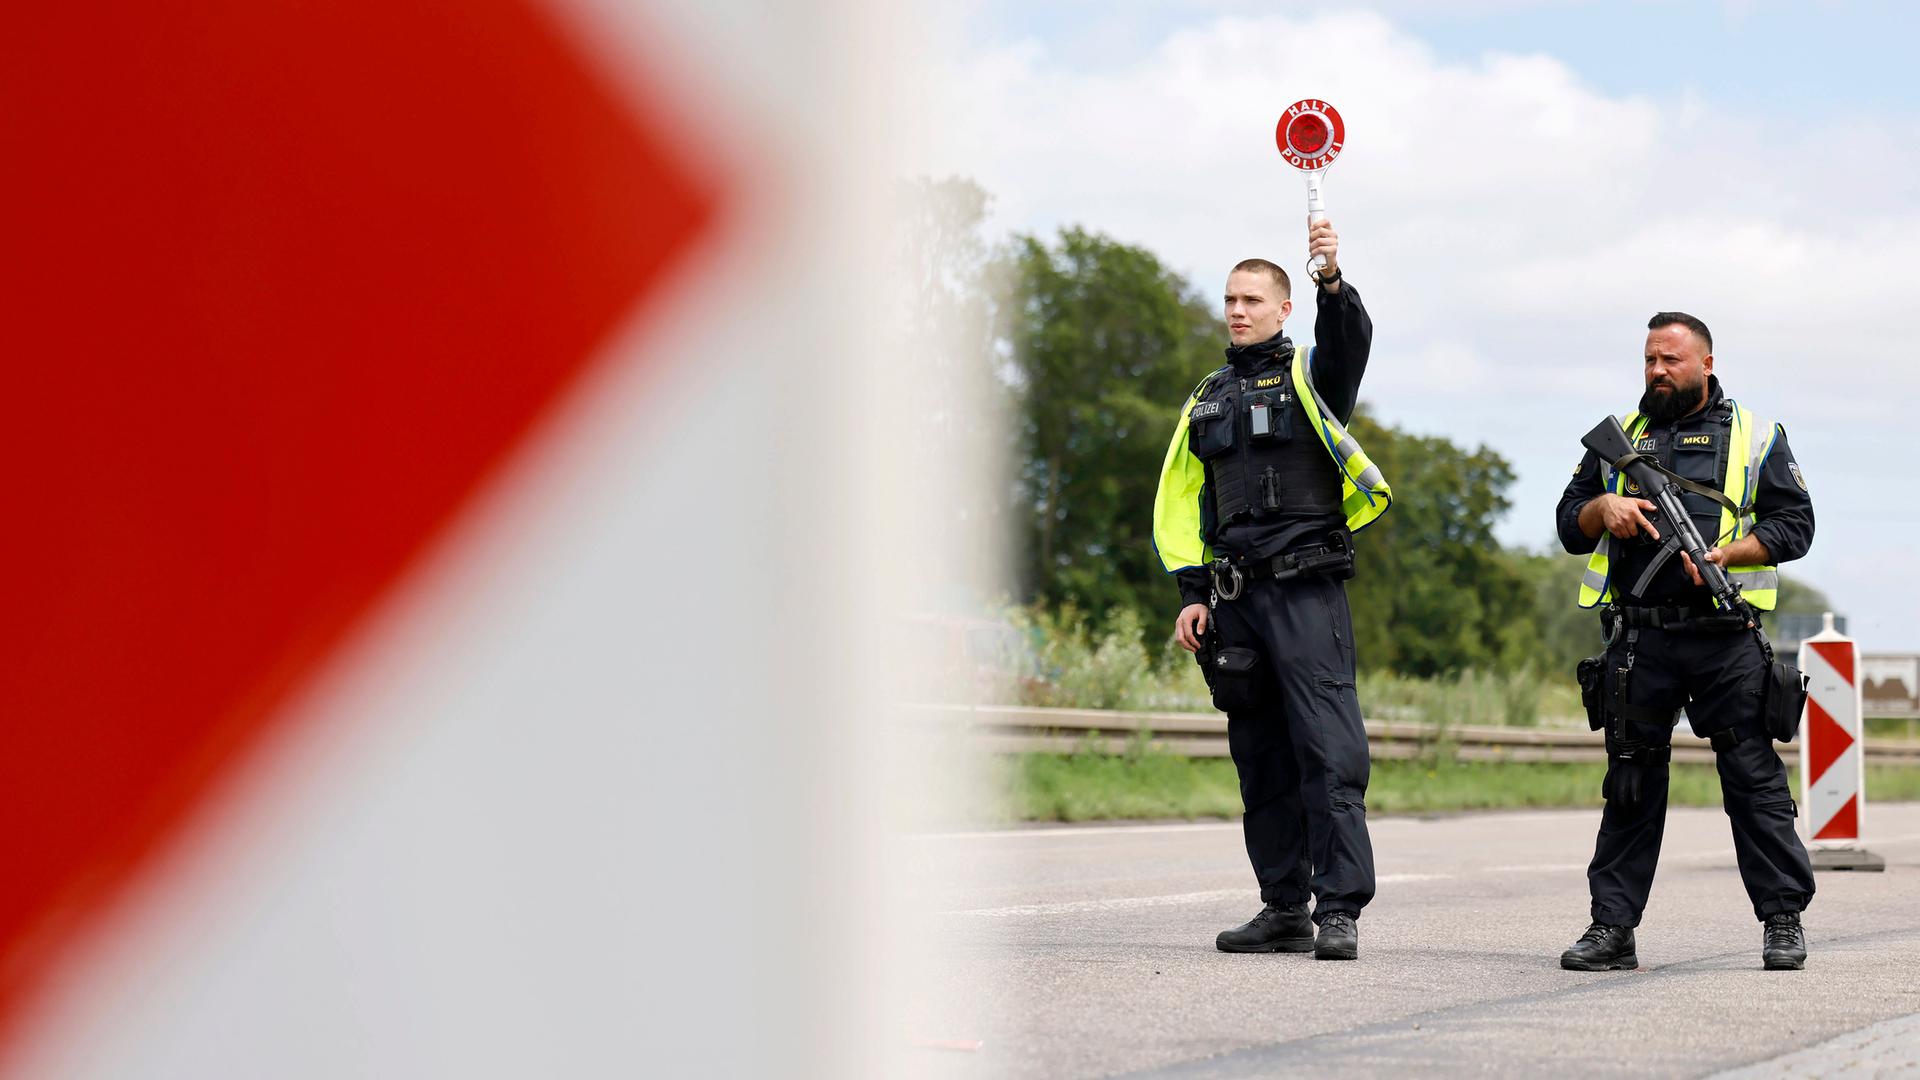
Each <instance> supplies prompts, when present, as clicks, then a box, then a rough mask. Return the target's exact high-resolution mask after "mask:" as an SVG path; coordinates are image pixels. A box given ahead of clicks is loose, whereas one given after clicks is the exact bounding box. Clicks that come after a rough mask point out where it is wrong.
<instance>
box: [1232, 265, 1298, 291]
mask: <svg viewBox="0 0 1920 1080" xmlns="http://www.w3.org/2000/svg"><path fill="white" fill-rule="evenodd" d="M1242 270H1250V271H1253V272H1255V273H1260V274H1266V275H1267V276H1268V277H1271V278H1272V279H1273V281H1274V284H1276V285H1278V286H1280V296H1281V297H1282V298H1283V299H1291V298H1292V297H1293V282H1292V281H1290V280H1288V278H1287V272H1286V271H1285V270H1282V269H1280V267H1279V266H1278V265H1277V264H1275V263H1270V262H1268V261H1267V260H1265V259H1241V260H1240V261H1239V262H1237V263H1235V264H1234V267H1233V270H1232V271H1231V272H1232V273H1235V274H1237V273H1239V272H1240V271H1242Z"/></svg>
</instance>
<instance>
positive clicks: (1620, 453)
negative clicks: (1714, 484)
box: [1580, 416, 1773, 660]
mask: <svg viewBox="0 0 1920 1080" xmlns="http://www.w3.org/2000/svg"><path fill="white" fill-rule="evenodd" d="M1580 445H1582V446H1585V447H1586V448H1587V449H1589V450H1591V451H1593V452H1594V453H1596V454H1598V455H1600V460H1602V461H1605V462H1607V463H1608V464H1611V465H1612V466H1613V467H1614V468H1615V469H1617V470H1619V471H1620V472H1623V473H1626V474H1627V478H1628V479H1630V480H1632V481H1633V482H1634V483H1636V484H1638V485H1639V486H1640V490H1641V491H1644V492H1646V494H1647V497H1648V498H1649V499H1651V500H1653V504H1654V505H1655V506H1657V507H1659V508H1660V513H1661V515H1662V516H1664V517H1665V518H1666V519H1667V523H1668V527H1667V536H1666V540H1665V542H1664V543H1662V544H1661V545H1660V550H1659V551H1657V552H1655V553H1654V556H1653V561H1652V562H1650V563H1648V564H1647V570H1646V572H1645V573H1643V574H1641V575H1640V580H1639V581H1637V582H1635V583H1634V586H1633V592H1634V594H1635V595H1640V594H1641V593H1642V592H1643V591H1644V590H1645V589H1646V587H1647V585H1648V584H1649V583H1651V582H1652V581H1653V575H1655V574H1657V573H1659V572H1660V568H1661V567H1662V566H1665V565H1666V563H1667V560H1668V559H1671V558H1673V556H1674V555H1675V553H1677V552H1681V551H1684V552H1686V553H1687V557H1688V558H1690V559H1692V560H1693V565H1694V568H1695V569H1697V570H1699V571H1700V580H1701V581H1702V582H1704V583H1705V584H1706V587H1707V591H1708V592H1710V593H1712V594H1713V599H1714V603H1716V604H1718V605H1719V606H1720V609H1721V610H1722V611H1726V612H1730V613H1732V614H1735V615H1738V616H1740V617H1741V619H1742V620H1744V621H1745V623H1746V625H1747V628H1748V629H1750V630H1752V631H1754V632H1755V633H1756V634H1757V633H1759V631H1760V618H1759V616H1758V615H1756V614H1755V613H1754V610H1753V606H1752V605H1751V604H1749V603H1747V602H1746V600H1744V599H1742V598H1741V596H1740V586H1738V585H1735V584H1734V583H1733V579H1732V578H1730V577H1728V576H1727V572H1726V570H1725V569H1723V568H1722V567H1721V566H1720V565H1719V564H1718V563H1714V562H1709V561H1708V559H1707V551H1708V550H1709V548H1708V547H1707V541H1706V538H1705V537H1703V536H1701V535H1700V530H1699V529H1698V528H1695V527H1694V524H1693V518H1692V517H1691V516H1689V515H1688V514H1687V509H1686V507H1685V506H1683V505H1682V504H1681V502H1680V493H1681V492H1682V491H1683V490H1691V491H1697V492H1699V493H1701V494H1704V495H1706V496H1707V497H1708V498H1711V499H1713V500H1714V501H1715V502H1718V503H1720V504H1722V505H1724V506H1728V507H1731V508H1732V509H1733V511H1734V513H1735V515H1738V514H1739V508H1738V507H1734V506H1733V505H1732V500H1730V499H1728V498H1727V496H1726V495H1725V494H1724V493H1723V492H1719V491H1716V490H1714V489H1713V488H1710V487H1707V486H1706V485H1704V484H1696V483H1694V482H1693V481H1691V480H1688V479H1686V478H1684V477H1680V476H1675V475H1674V474H1673V473H1672V472H1669V471H1668V470H1666V469H1665V468H1662V467H1661V465H1660V463H1659V462H1657V461H1655V460H1653V459H1652V458H1650V457H1648V456H1646V455H1645V454H1642V453H1640V452H1639V451H1637V450H1635V449H1634V448H1633V443H1632V441H1631V440H1629V439H1628V438H1627V433H1626V430H1625V429H1624V428H1622V427H1621V426H1620V421H1619V419H1618V418H1616V417H1612V416H1609V417H1607V418H1606V419H1605V420H1602V421H1600V423H1598V424H1596V425H1594V428H1593V430H1592V431H1589V432H1587V434H1586V437H1585V438H1583V439H1581V440H1580ZM1760 642H1761V648H1762V649H1763V650H1765V652H1766V653H1767V659H1769V660H1771V659H1773V649H1772V647H1771V646H1769V645H1767V644H1766V638H1765V637H1764V636H1762V637H1761V639H1760Z"/></svg>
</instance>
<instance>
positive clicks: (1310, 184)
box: [1306, 169, 1327, 274]
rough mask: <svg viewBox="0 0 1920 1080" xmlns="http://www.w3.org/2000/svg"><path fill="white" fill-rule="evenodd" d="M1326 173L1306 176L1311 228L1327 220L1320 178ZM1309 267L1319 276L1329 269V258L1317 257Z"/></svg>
mask: <svg viewBox="0 0 1920 1080" xmlns="http://www.w3.org/2000/svg"><path fill="white" fill-rule="evenodd" d="M1325 173H1326V170H1325V169H1314V170H1313V171H1311V172H1309V173H1307V174H1306V175H1307V224H1308V225H1309V226H1312V225H1316V224H1318V223H1320V222H1322V221H1325V220H1326V219H1327V201H1326V200H1325V199H1323V198H1321V197H1320V177H1321V176H1323V175H1324V174H1325ZM1307 265H1308V266H1309V267H1311V268H1312V270H1313V272H1314V273H1315V274H1318V273H1319V272H1320V271H1322V270H1325V269H1326V268H1327V257H1326V256H1325V255H1315V256H1314V257H1313V261H1312V262H1310V263H1308V264H1307Z"/></svg>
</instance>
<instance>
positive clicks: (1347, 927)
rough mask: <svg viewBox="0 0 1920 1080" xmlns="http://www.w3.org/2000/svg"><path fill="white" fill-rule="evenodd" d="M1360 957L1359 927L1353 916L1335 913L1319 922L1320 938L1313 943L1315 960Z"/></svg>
mask: <svg viewBox="0 0 1920 1080" xmlns="http://www.w3.org/2000/svg"><path fill="white" fill-rule="evenodd" d="M1359 955H1360V927H1359V925H1358V924H1357V923H1355V922H1354V921H1353V916H1351V915H1349V914H1347V913H1346V912H1344V911H1336V912H1334V913H1332V914H1331V915H1328V916H1327V917H1326V918H1324V919H1321V920H1320V937H1319V939H1318V940H1316V941H1315V942H1314V943H1313V958H1314V959H1315V960H1352V959H1354V958H1356V957H1358V956H1359Z"/></svg>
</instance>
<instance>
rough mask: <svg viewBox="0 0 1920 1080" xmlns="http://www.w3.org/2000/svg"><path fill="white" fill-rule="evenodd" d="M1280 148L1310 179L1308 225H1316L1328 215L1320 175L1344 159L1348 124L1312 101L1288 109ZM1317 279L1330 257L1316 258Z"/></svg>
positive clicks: (1277, 132)
mask: <svg viewBox="0 0 1920 1080" xmlns="http://www.w3.org/2000/svg"><path fill="white" fill-rule="evenodd" d="M1273 141H1274V142H1276V143H1278V144H1279V145H1280V156H1281V157H1283V158H1286V159H1287V164H1289V165H1291V166H1293V167H1294V168H1296V169H1299V170H1300V171H1301V172H1303V173H1305V174H1306V177H1307V223H1308V224H1309V225H1312V224H1313V223H1315V222H1318V221H1321V220H1323V219H1324V218H1325V217H1326V216H1327V204H1326V203H1325V202H1324V201H1323V200H1322V199H1321V198H1320V176H1321V174H1323V173H1325V172H1326V171H1327V166H1329V165H1331V164H1333V159H1334V158H1337V157H1339V156H1340V148H1341V147H1342V146H1344V145H1345V144H1346V141H1347V125H1346V124H1345V123H1343V122H1342V121H1341V119H1340V114H1339V113H1338V112H1336V111H1335V110H1334V108H1333V106H1331V105H1329V104H1327V103H1326V102H1324V101H1316V100H1314V99H1312V98H1308V99H1306V100H1304V101H1296V102H1294V103H1293V104H1291V105H1289V106H1287V111H1286V112H1285V113H1283V114H1281V116H1280V123H1279V125H1278V126H1277V127H1275V128H1274V131H1273ZM1309 265H1310V267H1311V269H1312V270H1313V273H1314V276H1316V277H1318V276H1319V274H1320V271H1322V270H1325V269H1326V268H1327V257H1326V256H1324V255H1315V256H1314V257H1313V262H1312V263H1311V264H1309Z"/></svg>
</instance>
